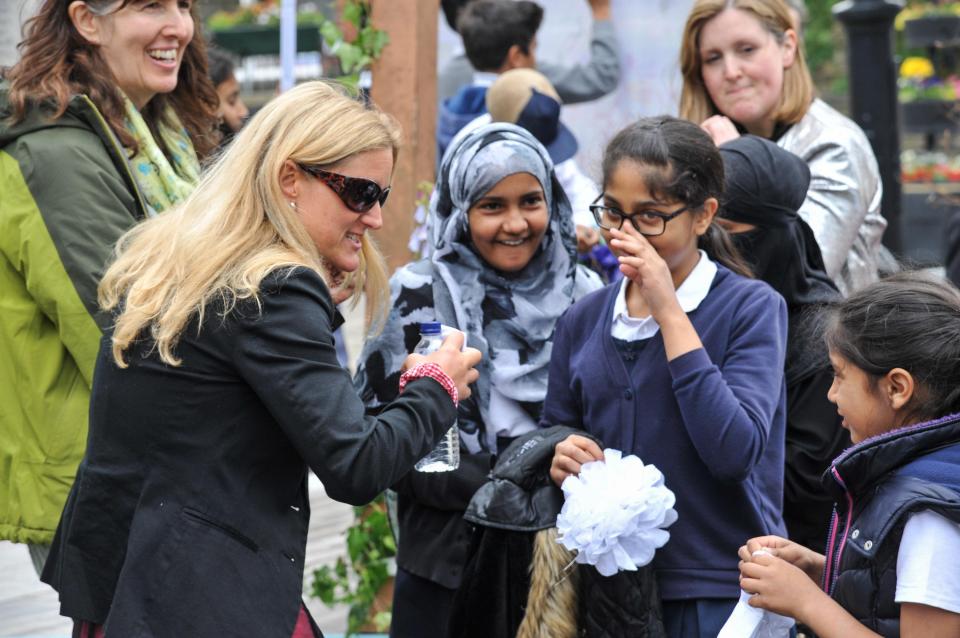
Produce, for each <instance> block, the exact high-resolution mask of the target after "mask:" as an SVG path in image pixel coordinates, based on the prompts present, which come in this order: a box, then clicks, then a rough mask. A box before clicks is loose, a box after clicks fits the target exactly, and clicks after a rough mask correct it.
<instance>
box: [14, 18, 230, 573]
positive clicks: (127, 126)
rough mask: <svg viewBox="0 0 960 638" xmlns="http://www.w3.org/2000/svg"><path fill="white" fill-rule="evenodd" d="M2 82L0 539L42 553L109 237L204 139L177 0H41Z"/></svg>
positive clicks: (71, 436)
mask: <svg viewBox="0 0 960 638" xmlns="http://www.w3.org/2000/svg"><path fill="white" fill-rule="evenodd" d="M20 51H21V53H22V57H21V59H20V61H19V63H18V64H17V65H15V66H14V67H13V68H11V69H10V70H9V71H8V72H7V74H6V76H5V78H4V80H3V82H2V83H0V494H2V495H3V496H2V497H0V540H11V541H15V542H21V543H29V544H31V554H32V555H33V556H34V562H35V564H36V565H37V567H38V570H39V567H40V565H41V564H42V561H43V559H44V557H45V555H46V552H45V551H44V550H45V547H46V546H47V545H48V544H49V543H50V541H51V539H52V537H53V532H54V530H55V529H56V525H57V520H58V519H59V516H60V512H61V510H62V509H63V504H64V501H65V499H66V496H67V492H68V491H69V489H70V486H71V484H72V483H73V479H74V475H75V473H76V469H77V464H78V463H79V462H80V458H81V456H82V455H83V451H84V445H85V441H86V434H87V411H88V404H89V399H90V386H91V382H92V375H93V364H94V360H95V357H96V352H97V346H98V343H99V340H100V336H101V331H102V330H103V329H105V328H106V327H107V320H106V318H104V317H102V316H98V314H97V309H96V308H97V303H96V288H97V283H98V282H99V279H100V276H101V275H102V273H103V271H104V269H105V266H106V262H107V260H108V259H109V256H110V253H111V251H112V249H113V245H114V244H115V242H116V240H117V239H118V238H119V237H120V236H121V235H122V234H123V233H124V232H125V231H127V230H128V229H129V228H130V227H132V226H133V225H134V224H135V223H136V222H137V221H138V220H140V219H143V218H145V217H146V216H148V215H150V214H154V213H156V212H160V211H162V210H164V209H166V208H168V207H170V206H172V205H174V204H176V203H177V202H178V201H180V200H181V199H182V198H183V197H185V196H186V194H188V193H189V192H190V191H191V190H192V189H193V185H194V183H195V182H196V179H197V176H198V173H199V161H198V156H199V157H203V156H204V155H205V154H206V153H207V152H209V151H210V150H211V149H212V148H213V145H214V144H215V142H216V140H215V139H214V138H213V137H212V136H211V134H210V133H211V131H212V129H213V127H214V126H215V123H216V118H215V110H216V105H217V98H216V94H215V92H214V90H213V87H212V86H211V85H210V83H209V80H208V79H207V73H206V57H205V51H204V47H203V42H202V39H201V38H199V37H194V10H193V7H192V6H191V5H190V3H189V2H183V0H153V1H151V2H145V1H143V0H122V1H118V0H88V1H87V2H82V1H79V0H74V1H70V0H45V2H43V4H42V5H41V7H40V9H39V11H38V13H37V15H36V17H35V18H33V19H32V20H31V21H29V22H28V23H27V25H26V28H25V39H24V41H23V42H22V43H21V48H20Z"/></svg>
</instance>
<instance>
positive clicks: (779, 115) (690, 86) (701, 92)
mask: <svg viewBox="0 0 960 638" xmlns="http://www.w3.org/2000/svg"><path fill="white" fill-rule="evenodd" d="M726 9H740V10H741V11H746V12H747V13H750V14H751V15H753V17H755V18H756V19H757V20H758V21H759V22H760V24H761V25H762V26H763V28H764V29H766V30H767V31H769V32H770V34H771V35H772V36H773V37H774V38H775V39H776V41H777V42H778V43H780V44H783V39H784V35H785V34H786V32H787V29H793V22H792V20H791V18H790V10H789V8H788V7H787V5H786V4H785V3H784V2H783V1H782V0H697V2H695V3H694V5H693V8H692V9H691V10H690V15H689V16H687V23H686V25H685V26H684V27H683V39H682V45H681V47H680V73H681V75H682V76H683V89H682V91H681V93H680V117H682V118H684V119H687V120H690V121H692V122H695V123H696V124H700V123H701V122H703V121H704V120H705V119H707V118H708V117H710V116H712V115H717V114H718V113H719V112H720V111H719V110H718V109H717V106H716V105H715V104H714V103H713V100H712V99H711V98H710V93H709V92H708V91H707V87H706V86H705V85H704V84H703V76H702V75H701V73H700V71H701V66H702V64H703V61H702V60H701V59H700V32H701V31H702V30H703V25H705V24H706V23H707V22H709V21H710V20H712V19H713V18H714V17H716V16H717V14H719V13H721V12H723V11H725V10H726ZM813 98H814V90H813V80H812V79H811V77H810V70H809V69H808V68H807V62H806V59H805V57H804V52H803V42H802V41H801V40H800V38H797V54H796V58H795V59H794V62H793V64H792V65H791V66H790V67H789V68H787V69H784V72H783V89H782V90H781V92H780V104H779V105H778V107H777V110H776V113H775V117H774V120H775V121H776V122H778V123H781V124H796V123H797V122H799V121H800V120H801V119H802V118H803V116H804V115H806V114H807V110H808V109H809V108H810V104H811V103H812V102H813Z"/></svg>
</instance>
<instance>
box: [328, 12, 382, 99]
mask: <svg viewBox="0 0 960 638" xmlns="http://www.w3.org/2000/svg"><path fill="white" fill-rule="evenodd" d="M370 11H371V9H370V2H369V0H349V1H348V2H347V3H346V4H345V5H344V7H343V20H344V21H345V22H346V23H347V24H349V25H350V26H351V30H353V31H355V32H356V37H354V38H353V39H351V40H348V39H347V38H345V37H344V33H343V30H342V29H341V28H340V27H339V26H338V25H337V24H336V23H334V22H332V21H330V20H328V21H327V22H324V23H323V25H322V26H321V27H320V35H322V36H323V39H324V41H326V43H327V46H329V47H330V50H331V51H332V52H333V54H334V55H335V56H337V58H338V59H339V60H340V69H341V71H343V73H344V76H343V77H341V78H340V79H341V80H342V81H343V82H346V83H347V84H351V85H353V86H356V84H357V82H358V81H359V79H360V71H363V70H364V69H366V68H368V67H369V66H370V65H371V64H373V61H374V60H376V59H377V58H379V57H380V54H381V53H382V52H383V48H384V47H385V46H387V44H389V43H390V37H389V36H388V35H387V33H386V31H381V30H380V29H375V28H374V27H373V25H372V24H370Z"/></svg>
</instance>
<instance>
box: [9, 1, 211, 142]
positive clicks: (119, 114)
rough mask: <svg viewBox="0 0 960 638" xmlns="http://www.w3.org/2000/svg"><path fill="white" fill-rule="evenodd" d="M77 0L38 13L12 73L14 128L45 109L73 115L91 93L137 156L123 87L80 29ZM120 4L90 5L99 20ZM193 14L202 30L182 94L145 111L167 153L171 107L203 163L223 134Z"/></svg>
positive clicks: (192, 46)
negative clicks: (163, 129)
mask: <svg viewBox="0 0 960 638" xmlns="http://www.w3.org/2000/svg"><path fill="white" fill-rule="evenodd" d="M71 1H72V0H45V2H44V3H43V4H42V5H41V7H40V10H39V11H38V12H37V14H36V15H35V16H34V17H33V18H31V19H30V20H28V21H27V23H26V25H24V34H25V37H24V40H23V42H21V43H20V44H19V45H18V49H19V50H20V53H21V57H20V61H19V62H18V63H17V64H16V65H14V66H13V67H12V68H11V69H9V70H8V71H7V73H6V79H8V80H9V81H10V91H9V100H10V107H11V121H12V122H13V123H17V122H20V121H22V120H23V119H24V118H25V117H26V115H27V112H28V110H29V109H30V108H31V107H32V106H34V105H37V104H41V103H42V104H48V105H50V108H51V111H50V117H51V119H57V118H59V117H60V116H61V115H63V113H64V112H65V111H66V110H67V105H68V104H69V102H70V99H71V98H72V97H73V96H74V95H75V94H78V93H82V94H86V95H87V97H89V98H90V100H91V101H92V102H93V103H94V104H95V105H96V107H97V109H98V110H99V111H100V113H101V114H102V115H103V117H104V119H105V120H106V121H107V123H108V124H109V125H110V128H111V129H112V130H113V133H114V134H115V135H116V136H117V138H118V139H119V140H120V143H121V144H123V146H124V147H126V148H128V149H131V150H132V151H133V152H134V153H136V151H137V143H136V141H135V140H134V138H133V136H132V135H131V134H130V132H129V131H127V129H126V127H125V126H124V124H123V119H124V108H123V99H122V98H121V96H120V92H119V91H118V90H117V84H116V80H115V79H114V78H113V74H112V73H110V71H109V67H107V63H106V61H105V60H104V59H103V56H102V55H101V54H100V48H99V47H98V46H96V45H94V44H91V43H89V42H88V41H87V40H86V38H84V37H83V36H82V35H80V33H79V32H78V31H77V30H76V28H75V27H74V26H73V22H72V21H71V20H70V16H69V15H68V13H67V9H68V7H69V6H70V2H71ZM112 1H113V0H87V4H88V5H90V8H91V10H93V11H94V12H95V13H97V14H98V15H102V14H104V13H106V12H107V11H108V10H109V9H110V5H111V4H112ZM132 1H133V0H123V2H122V3H121V4H120V5H119V6H118V7H117V8H116V9H113V11H119V10H120V9H122V8H123V7H125V6H127V5H128V4H130V3H131V2H132ZM190 15H191V16H193V21H194V25H195V30H194V35H193V39H192V40H191V41H190V43H189V44H188V45H187V47H186V49H185V50H184V53H183V61H182V62H181V64H180V72H179V77H178V78H177V88H176V89H174V90H173V91H172V92H170V93H166V94H163V93H161V94H157V95H155V96H154V97H153V99H151V100H150V101H149V102H148V103H147V104H146V106H144V107H143V109H141V114H142V115H143V119H144V120H145V121H146V123H147V126H148V127H149V128H150V132H151V133H152V134H153V139H154V140H156V141H157V143H158V144H159V145H160V148H162V149H163V150H164V151H165V152H168V151H169V150H170V149H166V148H165V146H164V142H163V139H162V138H161V137H160V134H159V130H160V126H161V124H163V125H168V126H169V125H171V124H172V123H171V122H167V121H166V117H165V113H164V112H165V110H166V107H167V105H170V106H172V107H173V110H174V112H176V114H177V116H178V117H179V118H180V121H181V122H182V123H183V126H184V128H186V129H187V133H188V134H189V135H190V139H191V141H192V142H193V146H194V149H196V151H197V155H199V156H200V158H201V159H202V158H204V157H206V155H208V154H209V153H210V152H211V151H213V149H214V148H216V145H217V142H218V141H219V140H218V138H219V134H218V133H217V132H216V125H217V106H218V105H219V99H218V98H217V92H216V90H215V89H214V86H213V83H212V82H211V81H210V78H209V77H208V76H207V53H206V46H205V44H204V40H203V36H202V35H201V33H200V25H201V22H200V20H199V18H198V17H197V12H196V4H193V5H191V8H190Z"/></svg>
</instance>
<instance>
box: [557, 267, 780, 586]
mask: <svg viewBox="0 0 960 638" xmlns="http://www.w3.org/2000/svg"><path fill="white" fill-rule="evenodd" d="M717 268H718V271H717V274H716V276H715V277H714V280H713V283H712V284H711V287H710V292H709V293H708V294H707V296H706V298H705V299H704V300H703V301H702V302H701V303H700V306H699V307H698V308H697V309H696V310H693V311H692V312H690V313H688V316H689V317H690V320H691V322H693V325H694V327H695V328H696V330H697V334H699V335H700V340H701V341H702V342H703V348H702V349H697V350H694V351H692V352H688V353H686V354H684V355H682V356H680V357H677V358H676V359H674V360H673V361H671V362H669V363H668V362H667V358H666V354H665V351H664V345H663V336H662V334H661V333H659V332H658V333H657V334H656V335H655V336H653V337H652V338H651V339H650V341H649V343H647V344H646V345H645V346H644V347H643V348H642V349H641V350H639V351H638V352H637V354H636V359H635V360H634V361H631V362H629V363H627V362H625V361H624V359H623V356H622V355H621V354H620V352H619V351H618V349H617V345H616V343H615V342H614V340H613V338H612V337H611V335H610V329H611V323H612V319H613V306H614V301H615V299H616V297H617V293H618V291H619V285H620V284H619V283H616V284H611V285H609V286H607V287H605V288H603V289H601V290H598V291H596V292H594V293H591V294H590V295H587V296H586V297H584V298H583V299H581V300H580V301H578V302H577V303H576V304H574V305H573V306H572V307H571V308H570V309H569V310H568V311H567V313H566V314H565V315H564V316H563V317H562V318H561V319H560V322H559V323H558V324H557V330H556V334H555V337H554V344H553V355H552V357H551V360H550V382H549V388H548V390H547V397H546V402H545V405H544V415H543V419H542V421H541V425H544V426H550V425H570V426H573V427H577V428H582V429H585V430H587V431H588V432H590V433H592V434H594V435H596V436H597V437H599V438H600V439H601V440H602V441H603V443H604V445H605V446H606V447H610V448H615V449H618V450H622V451H623V452H624V453H625V454H626V453H630V454H636V455H637V456H639V457H640V458H641V459H642V460H643V462H644V463H652V464H654V465H656V466H657V468H659V469H660V470H661V471H662V472H663V473H664V476H665V477H666V485H667V487H669V488H670V489H671V490H673V492H674V493H675V494H676V496H677V504H676V505H675V508H676V510H677V513H678V514H679V520H678V521H677V522H676V523H674V524H673V526H671V528H670V530H669V531H670V541H669V542H668V543H667V545H666V546H664V547H663V548H661V549H660V550H658V552H657V555H656V557H655V558H654V568H655V570H656V573H657V579H658V583H659V586H660V593H661V596H662V598H663V599H664V600H682V599H688V598H737V597H738V596H739V585H738V576H739V571H738V569H737V562H738V558H737V549H738V548H739V547H740V546H741V545H742V544H743V543H744V542H745V541H746V540H747V539H748V538H751V537H754V536H760V535H764V534H778V535H786V528H785V527H784V524H783V517H782V502H783V463H784V430H785V427H786V386H785V383H784V375H783V366H784V356H785V351H786V339H787V310H786V304H785V303H784V301H783V298H782V297H781V296H780V295H779V294H778V293H777V292H776V291H775V290H773V288H771V287H770V286H768V285H767V284H766V283H764V282H762V281H758V280H752V279H747V278H745V277H741V276H739V275H737V274H735V273H733V272H731V271H730V270H728V269H727V268H725V267H723V266H722V265H720V264H717Z"/></svg>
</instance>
